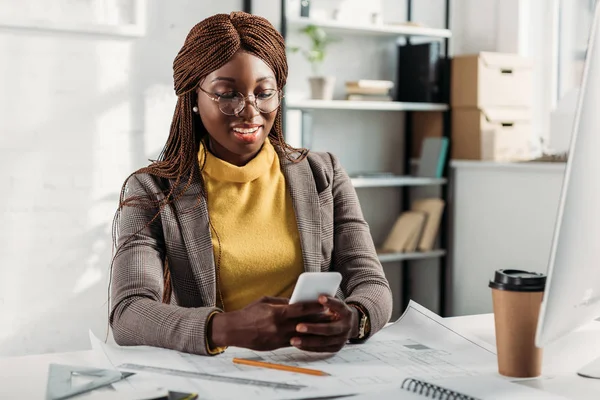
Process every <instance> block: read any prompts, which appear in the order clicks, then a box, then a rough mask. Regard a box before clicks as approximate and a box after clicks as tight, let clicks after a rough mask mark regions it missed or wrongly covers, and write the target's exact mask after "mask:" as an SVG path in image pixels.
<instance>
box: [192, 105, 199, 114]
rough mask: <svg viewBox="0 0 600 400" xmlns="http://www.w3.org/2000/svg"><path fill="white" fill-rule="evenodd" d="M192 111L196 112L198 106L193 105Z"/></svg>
mask: <svg viewBox="0 0 600 400" xmlns="http://www.w3.org/2000/svg"><path fill="white" fill-rule="evenodd" d="M192 111H193V112H195V113H196V114H197V113H198V107H196V106H194V108H192Z"/></svg>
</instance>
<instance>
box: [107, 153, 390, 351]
mask: <svg viewBox="0 0 600 400" xmlns="http://www.w3.org/2000/svg"><path fill="white" fill-rule="evenodd" d="M276 149H278V148H277V147H276ZM278 153H279V159H280V163H281V168H282V171H283V174H284V176H285V179H286V183H287V186H288V188H289V190H290V193H291V198H292V204H293V206H294V209H295V213H296V219H297V224H298V231H299V235H300V242H301V247H302V256H303V260H304V269H305V271H312V272H316V271H329V270H335V271H339V272H340V273H341V274H342V276H343V279H342V283H341V285H340V290H339V292H338V296H339V297H341V298H342V299H345V301H346V302H355V303H359V304H360V305H361V306H362V307H363V308H364V309H365V310H366V312H367V313H368V315H369V319H370V324H371V331H370V335H373V334H374V333H376V332H377V331H378V330H380V329H381V328H382V327H383V326H384V325H385V324H386V323H387V322H388V320H389V318H390V316H391V311H392V295H391V291H390V287H389V284H388V281H387V280H386V278H385V275H384V273H383V268H382V266H381V264H380V262H379V260H378V258H377V254H376V252H375V246H374V244H373V240H372V238H371V235H370V232H369V227H368V225H367V223H366V222H365V220H364V218H363V215H362V211H361V208H360V205H359V202H358V198H357V195H356V192H355V190H354V187H353V186H352V183H351V181H350V179H349V177H348V175H347V174H346V172H345V171H344V170H343V168H342V167H341V165H340V164H339V162H338V160H337V159H336V157H335V156H333V155H332V154H330V153H317V152H310V153H309V154H308V156H307V157H306V158H305V159H304V160H303V161H301V162H299V163H293V162H291V161H289V160H287V159H286V158H285V157H283V156H282V154H281V152H280V151H279V149H278ZM196 172H197V174H195V176H196V177H198V178H197V179H195V180H194V181H193V182H192V185H191V186H190V187H189V189H188V190H187V191H186V193H185V194H184V195H183V196H182V197H180V198H179V199H178V200H177V201H175V202H174V203H173V204H172V205H171V206H168V207H163V209H162V211H160V216H159V217H158V218H157V219H156V220H155V221H154V222H153V223H152V224H151V225H150V226H149V227H147V228H144V226H145V225H146V224H147V223H148V222H149V221H150V220H151V219H152V218H153V217H154V216H155V215H156V213H157V212H158V209H157V208H156V209H147V210H144V209H141V208H138V207H135V206H128V207H123V209H122V210H121V211H120V215H119V218H118V219H117V225H116V229H117V235H118V238H117V248H118V253H117V257H116V258H115V259H114V264H113V269H112V276H111V278H112V286H111V313H110V324H111V327H112V330H113V335H114V338H115V340H116V342H117V343H119V344H121V345H149V346H156V347H163V348H170V349H175V350H179V351H183V352H187V353H194V354H203V355H206V354H208V349H207V347H206V343H207V341H206V328H207V324H206V321H207V319H208V317H209V315H210V314H211V313H213V312H215V311H220V310H219V309H218V308H216V306H215V304H216V277H215V265H214V256H213V250H212V242H211V235H210V230H209V217H208V210H207V205H206V202H205V201H204V198H202V197H201V196H200V194H201V189H202V182H201V179H200V178H199V177H200V174H199V170H197V171H196ZM172 183H173V182H171V181H168V182H167V181H165V180H162V179H159V178H155V177H153V176H151V175H148V174H139V175H134V176H132V177H131V178H130V179H129V181H128V182H127V185H126V188H125V195H124V196H125V198H127V197H129V196H132V195H138V196H153V197H154V198H155V199H161V197H163V196H162V195H161V194H159V193H160V192H162V191H164V190H165V189H167V188H168V187H169V185H171V184H172ZM142 228H143V229H142ZM140 230H141V231H140ZM138 231H140V232H139V233H137V234H136V232H138ZM131 235H135V237H134V238H133V239H132V240H130V242H129V243H128V244H127V245H126V247H123V243H124V241H125V240H126V239H127V238H128V237H130V236H131ZM165 257H167V259H168V260H169V266H170V270H171V284H172V288H173V295H172V299H171V303H170V304H164V303H162V302H161V299H162V293H163V261H164V260H165Z"/></svg>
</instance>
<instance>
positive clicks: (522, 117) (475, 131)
mask: <svg viewBox="0 0 600 400" xmlns="http://www.w3.org/2000/svg"><path fill="white" fill-rule="evenodd" d="M530 139H531V111H530V110H529V109H507V108H487V109H483V110H479V109H477V108H456V109H453V110H452V158H453V159H459V160H460V159H462V160H487V161H524V160H528V159H530Z"/></svg>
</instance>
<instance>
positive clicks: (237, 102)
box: [219, 92, 244, 115]
mask: <svg viewBox="0 0 600 400" xmlns="http://www.w3.org/2000/svg"><path fill="white" fill-rule="evenodd" d="M243 108H244V97H243V96H242V95H241V94H239V93H235V92H229V93H223V94H222V95H220V96H219V109H220V110H221V112H223V114H227V115H235V114H237V113H239V112H240V111H242V110H243Z"/></svg>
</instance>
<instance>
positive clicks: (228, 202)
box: [198, 139, 304, 311]
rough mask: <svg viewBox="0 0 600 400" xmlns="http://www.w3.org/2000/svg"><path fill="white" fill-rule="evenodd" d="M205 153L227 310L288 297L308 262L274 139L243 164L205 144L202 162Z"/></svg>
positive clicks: (206, 180) (210, 210)
mask: <svg viewBox="0 0 600 400" xmlns="http://www.w3.org/2000/svg"><path fill="white" fill-rule="evenodd" d="M205 154H206V163H205V164H204V169H203V170H202V176H203V178H204V183H205V185H206V189H207V196H208V214H209V218H210V220H211V223H212V225H213V227H214V230H215V231H216V234H215V231H212V230H211V236H212V244H213V249H214V255H215V265H217V269H218V272H219V276H218V282H219V287H218V289H219V290H220V292H221V294H222V296H223V302H224V303H225V304H224V308H225V311H234V310H238V309H240V308H244V307H245V306H246V305H248V304H250V303H251V302H253V301H255V300H257V299H259V298H260V297H262V296H276V297H286V298H289V297H290V296H291V295H292V290H293V288H294V285H295V283H296V280H297V279H298V276H299V275H300V274H301V273H302V272H303V271H304V268H303V262H302V253H301V248H300V237H299V235H298V226H297V224H296V217H295V214H294V208H293V206H292V199H291V197H290V194H289V191H288V190H287V186H286V182H285V177H284V176H283V173H282V172H281V168H280V165H279V157H278V155H277V153H276V152H275V149H274V148H273V145H272V144H271V143H270V141H269V139H267V140H266V141H265V144H264V145H263V147H262V148H261V150H260V151H259V153H258V154H257V155H256V157H255V158H253V159H252V160H251V161H250V162H248V163H247V164H246V165H244V166H242V167H238V166H236V165H233V164H229V163H228V162H226V161H223V160H221V159H219V158H217V157H215V156H214V155H213V154H211V153H210V152H208V151H206V152H205V151H204V149H203V148H202V147H201V148H200V151H199V153H198V160H199V162H200V166H201V167H202V164H203V161H204V155H205ZM217 236H218V238H217ZM219 249H220V250H221V257H220V260H219ZM217 301H219V299H217Z"/></svg>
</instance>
